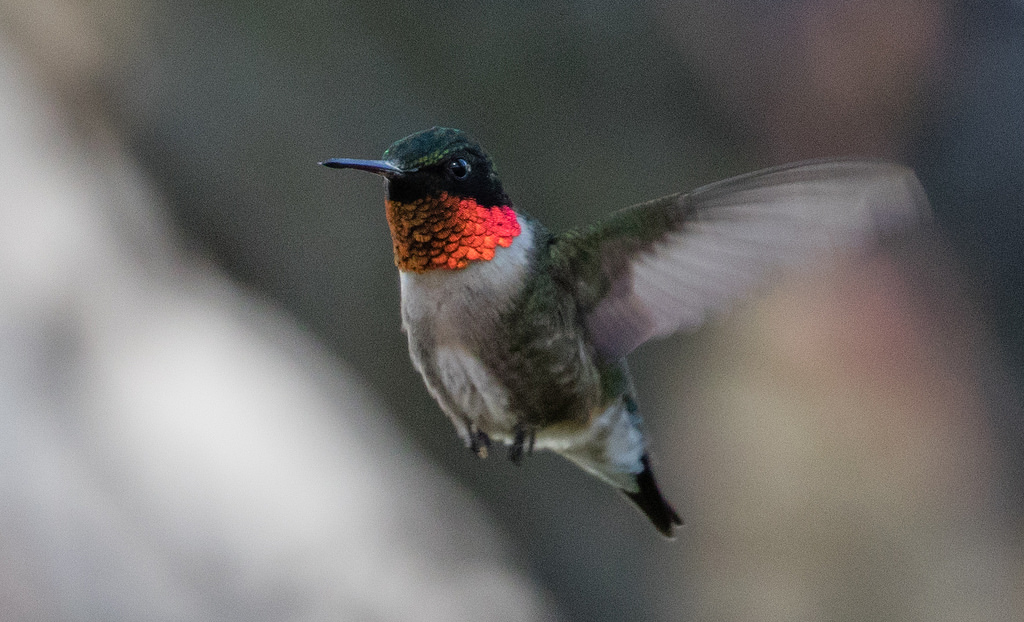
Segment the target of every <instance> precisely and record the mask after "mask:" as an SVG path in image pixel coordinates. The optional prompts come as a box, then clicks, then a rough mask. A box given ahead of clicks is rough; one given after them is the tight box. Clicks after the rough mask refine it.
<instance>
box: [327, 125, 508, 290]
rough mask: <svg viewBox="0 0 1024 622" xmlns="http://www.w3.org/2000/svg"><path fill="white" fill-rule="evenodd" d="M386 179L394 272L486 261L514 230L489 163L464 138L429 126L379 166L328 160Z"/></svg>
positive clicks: (330, 163) (397, 147)
mask: <svg viewBox="0 0 1024 622" xmlns="http://www.w3.org/2000/svg"><path fill="white" fill-rule="evenodd" d="M321 164H323V165H324V166H329V167H331V168H354V169H357V170H364V171H369V172H371V173H376V174H378V175H381V176H383V177H384V179H385V180H386V188H387V198H386V200H385V207H386V213H387V218H388V224H389V226H390V228H391V238H392V242H393V243H394V251H395V265H397V266H398V267H399V269H401V270H406V271H412V272H425V271H427V270H434V269H448V270H458V269H462V268H465V267H466V266H468V265H469V263H470V262H472V261H489V260H491V259H493V258H494V253H495V248H496V247H498V246H502V247H508V246H511V244H512V239H513V238H514V237H516V236H517V235H519V233H520V230H521V227H520V224H519V221H518V219H517V217H516V214H515V212H514V211H513V209H512V205H511V201H509V198H508V196H507V195H506V194H505V191H504V189H502V186H501V180H500V179H498V175H497V174H496V173H495V171H494V165H493V164H492V163H491V159H490V158H489V157H488V156H487V153H486V152H484V150H483V148H482V147H480V144H479V143H477V142H476V141H475V140H473V139H472V138H470V137H469V136H468V135H467V134H466V133H465V132H462V131H460V130H456V129H451V128H446V127H432V128H430V129H429V130H423V131H421V132H417V133H415V134H412V135H410V136H406V137H405V138H403V139H401V140H398V141H396V142H395V143H393V144H392V145H391V146H390V147H388V148H387V150H386V151H385V152H384V157H383V159H381V160H352V159H347V158H335V159H331V160H326V161H324V162H321Z"/></svg>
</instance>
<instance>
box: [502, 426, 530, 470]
mask: <svg viewBox="0 0 1024 622" xmlns="http://www.w3.org/2000/svg"><path fill="white" fill-rule="evenodd" d="M536 438H537V434H536V432H535V431H534V430H527V429H525V428H520V429H518V430H516V436H515V438H514V439H513V440H512V444H511V445H509V448H508V459H509V460H511V461H512V463H513V464H519V463H520V462H521V461H522V459H523V454H524V453H527V454H531V453H533V443H534V441H535V440H536Z"/></svg>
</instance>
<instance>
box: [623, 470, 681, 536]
mask: <svg viewBox="0 0 1024 622" xmlns="http://www.w3.org/2000/svg"><path fill="white" fill-rule="evenodd" d="M640 460H641V462H642V463H643V465H644V470H643V471H641V472H640V473H639V474H638V475H637V476H636V484H637V491H636V492H627V491H625V490H623V491H622V492H623V493H624V494H625V495H626V496H627V497H629V500H630V501H632V502H633V503H634V504H636V507H638V508H640V511H641V512H643V513H644V514H646V515H647V518H649V519H651V522H652V523H654V526H655V527H656V528H657V529H658V531H660V532H661V533H662V535H664V536H665V537H666V538H672V537H673V534H672V529H673V528H674V527H675V526H676V525H682V524H683V519H681V518H679V515H678V514H676V511H675V510H673V509H672V506H671V505H669V504H668V501H665V497H663V496H661V491H660V490H658V483H657V482H656V481H654V473H652V472H651V463H650V462H649V461H648V460H647V454H644V457H643V458H641V459H640Z"/></svg>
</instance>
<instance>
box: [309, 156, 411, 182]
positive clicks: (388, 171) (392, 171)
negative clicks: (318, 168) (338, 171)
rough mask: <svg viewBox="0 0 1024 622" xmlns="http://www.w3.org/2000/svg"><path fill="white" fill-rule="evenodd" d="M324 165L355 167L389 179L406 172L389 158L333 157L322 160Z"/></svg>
mask: <svg viewBox="0 0 1024 622" xmlns="http://www.w3.org/2000/svg"><path fill="white" fill-rule="evenodd" d="M320 164H322V165H323V166H327V167H330V168H354V169H358V170H360V171H369V172H371V173H376V174H377V175H383V176H384V177H387V178H388V179H391V178H393V177H401V176H402V175H404V174H405V173H406V171H403V170H402V169H400V168H398V167H397V166H395V165H394V164H392V163H391V162H388V161H387V160H353V159H351V158H331V159H330V160H324V161H323V162H321V163H320Z"/></svg>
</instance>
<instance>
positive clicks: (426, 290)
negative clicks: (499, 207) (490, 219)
mask: <svg viewBox="0 0 1024 622" xmlns="http://www.w3.org/2000/svg"><path fill="white" fill-rule="evenodd" d="M520 226H521V231H522V233H520V235H519V236H517V237H516V238H515V240H514V242H513V243H512V245H511V246H509V247H508V248H502V247H499V248H497V249H495V256H494V259H492V260H490V261H475V262H472V263H470V265H469V266H468V267H466V268H464V269H462V270H454V271H449V270H432V271H429V272H425V273H414V272H402V273H401V286H402V325H403V328H404V329H405V331H406V333H407V335H408V337H409V352H410V354H411V356H412V360H413V364H414V365H415V366H416V368H417V370H418V371H419V372H420V373H421V374H422V375H423V378H424V380H425V382H426V384H427V388H428V389H429V390H430V392H431V394H432V395H433V396H434V398H435V399H437V401H438V402H439V403H440V405H441V408H442V409H443V410H444V411H445V412H446V413H447V414H448V415H449V417H451V418H452V421H453V423H455V426H456V428H458V429H459V432H460V434H461V435H463V437H466V435H467V434H468V432H467V428H468V424H473V425H476V426H477V427H478V428H479V429H480V430H482V431H484V432H486V433H487V434H488V435H491V436H495V437H496V439H495V440H505V438H504V437H506V436H508V437H509V438H511V437H510V436H509V435H510V434H511V431H512V427H513V426H514V425H515V419H516V418H515V415H514V413H511V412H510V411H509V391H508V389H507V388H506V387H505V386H504V384H503V383H502V382H501V381H500V380H499V379H498V378H497V377H496V376H495V374H494V373H493V372H492V370H490V369H488V367H487V366H486V365H485V364H484V362H483V361H482V360H481V357H480V356H479V353H482V352H488V353H491V352H493V351H494V348H496V347H498V346H500V344H498V343H496V340H497V338H498V336H499V335H500V332H501V331H500V328H501V327H500V322H501V316H502V312H504V311H505V310H506V309H507V308H508V305H509V304H511V303H512V302H513V301H514V299H515V297H516V296H517V295H518V294H519V292H520V291H521V289H522V286H523V283H524V281H525V279H526V278H527V276H528V274H529V269H530V257H531V253H532V250H533V233H532V231H531V229H530V226H529V222H528V221H524V220H523V219H520Z"/></svg>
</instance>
